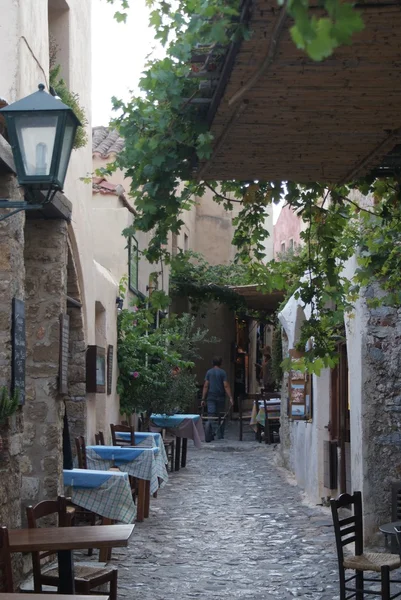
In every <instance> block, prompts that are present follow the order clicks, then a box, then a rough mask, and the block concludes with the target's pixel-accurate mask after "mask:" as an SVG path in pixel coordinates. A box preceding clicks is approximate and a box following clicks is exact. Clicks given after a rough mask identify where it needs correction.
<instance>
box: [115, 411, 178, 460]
mask: <svg viewBox="0 0 401 600" xmlns="http://www.w3.org/2000/svg"><path fill="white" fill-rule="evenodd" d="M140 423H141V427H142V428H143V427H144V423H145V418H144V417H143V416H142V417H141V419H140ZM110 430H111V439H112V444H113V446H140V445H146V446H147V445H154V444H153V443H149V444H148V435H154V434H152V433H151V432H149V431H144V430H142V431H135V428H134V427H133V426H132V425H125V424H120V425H114V424H111V425H110ZM161 438H162V441H163V446H164V451H165V453H166V456H167V458H168V459H169V462H170V465H171V471H174V453H175V441H174V438H173V437H166V432H165V430H162V431H161Z"/></svg>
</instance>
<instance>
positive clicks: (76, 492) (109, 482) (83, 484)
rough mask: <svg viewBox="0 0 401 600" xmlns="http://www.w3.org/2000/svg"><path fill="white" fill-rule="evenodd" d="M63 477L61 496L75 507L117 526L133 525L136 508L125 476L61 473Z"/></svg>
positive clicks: (78, 470)
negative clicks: (117, 522) (63, 487)
mask: <svg viewBox="0 0 401 600" xmlns="http://www.w3.org/2000/svg"><path fill="white" fill-rule="evenodd" d="M63 476H64V486H65V493H66V494H67V495H68V496H71V500H72V502H73V503H74V504H76V505H77V506H80V507H81V508H85V509H86V510H91V511H92V512H94V513H96V514H97V515H100V516H101V517H106V518H108V519H113V520H114V521H119V522H121V523H133V522H134V521H135V519H136V506H135V504H134V501H133V499H132V492H131V486H130V484H129V480H128V475H127V473H121V472H119V471H99V470H95V471H92V470H90V469H72V470H71V471H67V470H64V471H63Z"/></svg>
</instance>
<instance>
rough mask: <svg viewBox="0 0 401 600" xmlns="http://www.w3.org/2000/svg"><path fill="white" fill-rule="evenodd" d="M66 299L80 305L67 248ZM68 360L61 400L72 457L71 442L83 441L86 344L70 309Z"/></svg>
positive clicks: (78, 315) (79, 318)
mask: <svg viewBox="0 0 401 600" xmlns="http://www.w3.org/2000/svg"><path fill="white" fill-rule="evenodd" d="M67 295H68V296H69V297H70V298H73V299H74V300H77V301H78V302H82V297H81V290H80V285H79V279H78V275H77V268H76V265H75V261H74V256H73V251H72V248H71V247H70V246H69V248H68V269H67ZM67 314H68V316H69V318H70V332H69V356H68V396H66V397H65V403H66V410H67V415H68V425H69V433H70V439H71V448H72V451H73V453H75V444H74V438H75V437H77V436H79V435H83V436H84V437H86V429H87V427H86V425H87V421H86V401H85V400H86V398H85V396H86V341H85V331H84V320H83V311H82V308H79V307H77V306H70V307H68V309H67Z"/></svg>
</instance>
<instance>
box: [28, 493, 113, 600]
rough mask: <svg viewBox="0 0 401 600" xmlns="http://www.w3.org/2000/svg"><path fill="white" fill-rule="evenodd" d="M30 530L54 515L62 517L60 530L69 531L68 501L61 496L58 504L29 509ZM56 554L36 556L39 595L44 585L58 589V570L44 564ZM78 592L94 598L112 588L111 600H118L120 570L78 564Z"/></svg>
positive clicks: (76, 587) (33, 558)
mask: <svg viewBox="0 0 401 600" xmlns="http://www.w3.org/2000/svg"><path fill="white" fill-rule="evenodd" d="M26 514H27V518H28V527H29V528H32V529H35V528H36V527H38V520H39V519H43V518H48V517H50V516H53V515H57V516H58V526H59V527H68V526H69V525H70V524H71V522H70V519H69V518H68V515H67V506H66V499H65V498H64V497H63V496H59V497H58V499H57V500H44V501H43V502H39V504H37V505H36V506H28V507H27V509H26ZM53 555H54V553H53V552H32V566H33V582H34V591H35V593H37V594H38V593H41V592H42V586H43V585H49V586H54V587H57V586H58V582H59V577H58V567H55V566H52V565H50V566H48V567H46V566H45V567H44V566H43V565H42V561H43V560H44V559H46V558H48V557H49V556H53ZM74 570H75V589H76V593H77V594H90V592H91V590H93V589H94V588H95V587H98V586H99V585H103V584H106V583H109V584H110V592H109V595H110V600H117V569H116V568H115V567H107V566H106V565H93V564H92V563H91V564H88V563H86V564H84V563H81V564H79V563H78V564H76V565H75V569H74Z"/></svg>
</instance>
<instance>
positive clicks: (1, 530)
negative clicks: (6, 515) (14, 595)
mask: <svg viewBox="0 0 401 600" xmlns="http://www.w3.org/2000/svg"><path fill="white" fill-rule="evenodd" d="M0 592H2V593H6V592H14V584H13V571H12V568H11V554H10V544H9V541H8V531H7V527H0Z"/></svg>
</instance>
